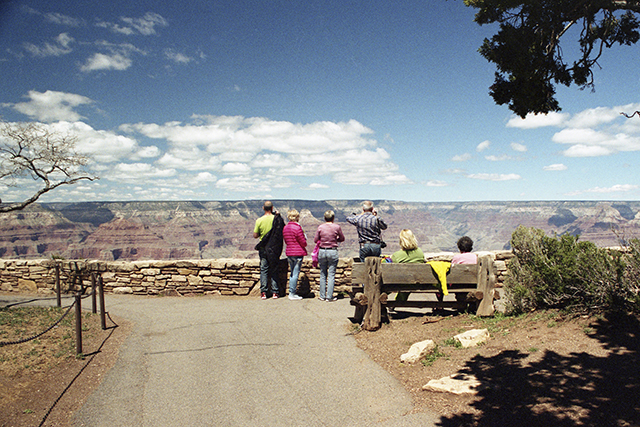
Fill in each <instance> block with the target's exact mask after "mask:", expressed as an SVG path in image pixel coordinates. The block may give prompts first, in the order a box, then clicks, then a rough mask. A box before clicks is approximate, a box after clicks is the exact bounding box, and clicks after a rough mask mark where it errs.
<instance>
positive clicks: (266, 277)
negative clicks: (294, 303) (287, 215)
mask: <svg viewBox="0 0 640 427" xmlns="http://www.w3.org/2000/svg"><path fill="white" fill-rule="evenodd" d="M262 208H263V210H264V215H263V216H261V217H260V218H258V219H257V220H256V225H255V227H254V229H253V237H254V238H256V239H258V238H259V239H260V242H259V243H258V244H257V245H256V250H257V251H258V255H259V256H260V297H261V298H262V299H267V293H268V292H269V282H271V293H272V295H273V298H274V299H277V298H278V297H279V296H280V290H279V288H278V282H277V279H278V265H279V263H280V255H281V254H282V246H283V240H282V229H283V228H284V220H283V219H282V217H281V216H280V214H279V213H278V211H274V209H273V204H272V203H271V202H270V201H266V202H264V206H263V207H262Z"/></svg>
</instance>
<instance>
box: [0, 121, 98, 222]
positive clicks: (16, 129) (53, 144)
mask: <svg viewBox="0 0 640 427" xmlns="http://www.w3.org/2000/svg"><path fill="white" fill-rule="evenodd" d="M76 142H77V137H76V136H73V135H64V134H60V133H57V132H53V131H51V130H50V129H49V128H48V127H47V126H46V125H43V124H40V123H33V122H32V123H7V122H0V184H2V185H4V186H6V187H15V186H17V185H18V182H19V180H20V179H24V178H27V177H29V178H31V179H33V180H34V181H36V182H39V183H40V185H39V186H40V188H39V189H38V190H36V192H35V193H34V194H33V196H31V197H29V198H28V199H27V200H24V201H22V202H15V203H5V204H2V205H0V213H2V212H10V211H15V210H21V209H24V208H25V207H27V206H28V205H30V204H32V203H34V202H35V201H37V200H38V199H39V198H40V197H41V196H42V195H43V194H45V193H48V192H49V191H51V190H54V189H56V188H58V187H60V186H62V185H73V184H75V183H77V182H78V181H81V180H88V181H94V180H96V179H98V177H96V176H91V175H89V174H88V172H86V171H85V169H84V167H85V166H86V165H87V164H88V162H89V159H88V158H87V157H86V156H84V155H82V154H79V153H78V152H77V151H76V149H75V148H76ZM0 203H1V201H0Z"/></svg>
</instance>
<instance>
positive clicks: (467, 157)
mask: <svg viewBox="0 0 640 427" xmlns="http://www.w3.org/2000/svg"><path fill="white" fill-rule="evenodd" d="M451 160H452V161H454V162H466V161H468V160H471V154H469V153H464V154H457V155H455V156H453V157H452V158H451Z"/></svg>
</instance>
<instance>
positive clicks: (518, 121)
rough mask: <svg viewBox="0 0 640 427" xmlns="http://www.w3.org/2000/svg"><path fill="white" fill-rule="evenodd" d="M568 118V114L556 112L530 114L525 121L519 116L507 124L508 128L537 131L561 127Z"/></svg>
mask: <svg viewBox="0 0 640 427" xmlns="http://www.w3.org/2000/svg"><path fill="white" fill-rule="evenodd" d="M568 117H569V115H568V114H564V113H555V112H551V113H548V114H533V113H529V114H527V116H526V117H525V118H524V119H523V118H520V117H518V116H513V117H512V118H511V119H509V121H508V122H507V127H508V128H519V129H537V128H541V127H547V126H555V127H559V126H562V125H563V124H564V123H565V122H566V120H567V119H568Z"/></svg>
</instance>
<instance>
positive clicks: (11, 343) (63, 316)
mask: <svg viewBox="0 0 640 427" xmlns="http://www.w3.org/2000/svg"><path fill="white" fill-rule="evenodd" d="M32 301H35V300H32ZM75 304H76V303H75V301H74V302H73V304H71V305H70V306H69V308H67V311H65V312H64V314H63V315H62V316H60V318H59V319H58V320H56V321H55V322H54V323H53V324H52V325H51V326H49V327H48V328H47V329H45V330H44V331H42V332H40V333H38V334H36V335H33V336H31V337H28V338H23V339H20V340H17V341H0V347H4V346H7V345H15V344H24V343H26V342H29V341H33V340H35V339H37V338H40V337H41V336H43V335H44V334H46V333H47V332H49V331H50V330H52V329H53V328H55V327H56V326H58V325H59V324H60V322H62V320H63V319H64V318H65V317H66V316H67V314H69V312H70V311H71V309H72V308H73V306H74V305H75ZM13 305H16V304H13ZM5 308H6V307H5Z"/></svg>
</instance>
